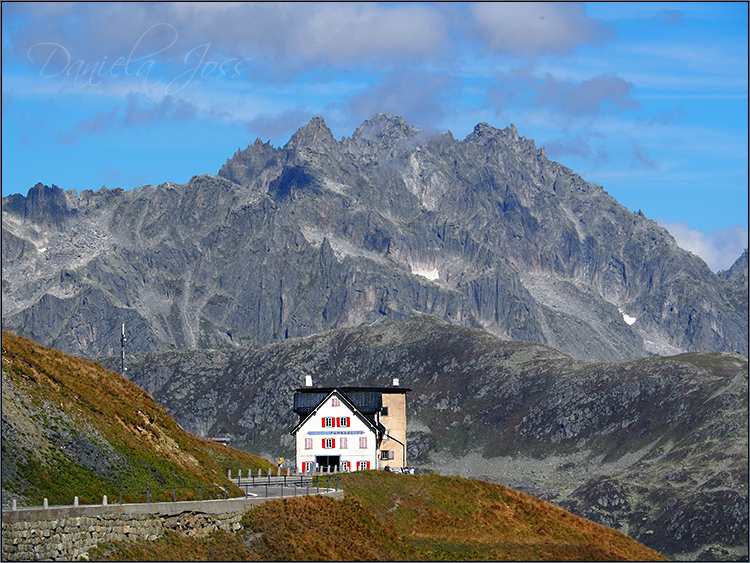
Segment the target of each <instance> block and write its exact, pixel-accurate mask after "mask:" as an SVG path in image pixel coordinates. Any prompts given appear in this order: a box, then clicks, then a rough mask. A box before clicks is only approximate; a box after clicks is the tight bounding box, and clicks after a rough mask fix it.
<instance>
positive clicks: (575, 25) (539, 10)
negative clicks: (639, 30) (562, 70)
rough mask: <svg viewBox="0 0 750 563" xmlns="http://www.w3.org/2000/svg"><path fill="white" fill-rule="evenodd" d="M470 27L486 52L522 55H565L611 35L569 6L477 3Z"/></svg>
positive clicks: (578, 8) (575, 5)
mask: <svg viewBox="0 0 750 563" xmlns="http://www.w3.org/2000/svg"><path fill="white" fill-rule="evenodd" d="M471 12H472V14H473V16H474V25H475V26H476V28H477V30H478V31H479V34H480V36H481V37H482V39H483V40H484V42H485V45H486V47H487V48H488V49H490V50H492V51H504V52H507V53H515V54H522V55H535V54H540V53H544V52H553V53H565V52H569V51H572V50H574V49H575V48H576V47H578V46H579V45H580V44H583V43H590V44H599V43H601V42H602V41H603V40H604V39H605V38H608V37H610V36H612V35H613V32H612V30H611V29H610V28H609V27H607V26H606V25H604V24H603V23H602V22H600V21H599V20H595V19H593V18H591V17H589V16H588V15H586V13H585V11H584V8H583V5H582V4H579V3H573V2H479V3H476V4H472V6H471Z"/></svg>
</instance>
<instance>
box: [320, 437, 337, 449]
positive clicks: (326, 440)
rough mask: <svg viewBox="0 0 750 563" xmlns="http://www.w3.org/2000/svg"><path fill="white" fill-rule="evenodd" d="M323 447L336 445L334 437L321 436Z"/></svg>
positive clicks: (327, 447) (328, 447) (329, 447)
mask: <svg viewBox="0 0 750 563" xmlns="http://www.w3.org/2000/svg"><path fill="white" fill-rule="evenodd" d="M323 447H324V448H326V449H331V448H335V447H336V440H335V439H334V438H323Z"/></svg>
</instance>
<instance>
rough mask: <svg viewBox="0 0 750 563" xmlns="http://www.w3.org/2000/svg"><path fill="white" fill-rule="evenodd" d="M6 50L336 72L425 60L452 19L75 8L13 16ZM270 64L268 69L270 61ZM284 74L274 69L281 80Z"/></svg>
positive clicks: (315, 8) (427, 14)
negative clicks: (381, 60)
mask: <svg viewBox="0 0 750 563" xmlns="http://www.w3.org/2000/svg"><path fill="white" fill-rule="evenodd" d="M3 13H4V15H7V16H8V17H9V18H10V19H12V20H13V22H12V25H11V24H10V23H9V24H8V25H7V26H6V25H4V26H3V33H4V35H5V32H6V30H8V31H12V32H13V33H12V42H11V43H8V44H7V45H6V42H5V41H4V43H3V55H4V56H5V55H6V46H8V47H10V48H11V51H12V52H13V54H14V56H15V57H16V58H17V59H19V60H23V59H25V58H26V57H27V52H28V50H29V48H31V47H32V46H33V45H36V44H49V43H55V44H59V45H61V46H62V47H64V48H65V49H66V50H67V51H68V52H69V53H70V54H71V57H72V59H74V60H79V59H81V60H85V61H101V60H102V58H103V57H105V56H107V57H108V59H109V60H110V61H113V60H115V59H116V58H117V57H120V56H123V57H127V56H128V55H129V54H130V53H131V52H132V51H135V54H136V55H142V56H143V55H148V56H151V55H152V54H153V58H158V59H159V60H160V61H162V62H172V63H176V64H182V63H183V61H184V57H185V56H186V54H187V53H188V52H190V51H191V50H192V49H195V48H197V47H200V46H202V45H210V50H211V52H212V53H221V54H222V55H230V56H238V57H242V56H258V57H259V58H261V59H264V60H266V61H267V62H268V63H271V62H273V63H274V64H275V65H276V66H278V65H279V64H286V63H292V64H294V63H297V64H299V63H300V62H303V63H304V62H320V63H324V64H335V63H338V62H351V61H356V60H360V59H363V58H364V59H367V58H371V57H378V56H382V55H388V56H426V55H428V54H431V53H434V52H435V51H436V50H438V49H439V48H441V47H443V46H444V44H445V42H446V33H447V22H446V18H445V17H444V16H443V15H442V14H441V13H440V12H439V11H438V10H437V9H436V8H434V7H431V6H426V5H419V4H409V5H383V4H368V3H281V2H269V3H263V2H259V3H251V2H247V3H244V2H243V3H214V2H202V3H181V2H174V3H171V2H156V3H138V2H136V3H107V2H93V3H71V4H67V5H65V6H58V7H55V8H54V9H47V8H46V7H44V6H41V7H40V6H28V7H21V8H17V9H14V10H11V11H6V10H5V5H4V7H3ZM269 59H270V60H269ZM276 70H278V69H275V70H274V71H276Z"/></svg>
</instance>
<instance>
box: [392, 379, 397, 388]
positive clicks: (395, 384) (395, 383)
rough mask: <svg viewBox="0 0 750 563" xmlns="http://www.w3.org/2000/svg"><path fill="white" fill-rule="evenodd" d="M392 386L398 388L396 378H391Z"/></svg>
mask: <svg viewBox="0 0 750 563" xmlns="http://www.w3.org/2000/svg"><path fill="white" fill-rule="evenodd" d="M393 386H394V387H398V378H397V377H394V378H393Z"/></svg>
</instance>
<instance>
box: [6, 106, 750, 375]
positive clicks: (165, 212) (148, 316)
mask: <svg viewBox="0 0 750 563" xmlns="http://www.w3.org/2000/svg"><path fill="white" fill-rule="evenodd" d="M219 176H220V177H221V179H220V178H217V177H216V176H210V177H209V176H206V177H204V178H203V179H202V180H201V181H200V182H198V181H197V180H196V181H191V182H189V183H187V184H185V185H183V186H176V185H173V184H172V185H169V186H167V185H164V186H159V187H156V188H151V189H150V190H149V193H148V197H144V196H143V193H142V192H138V191H137V190H135V191H133V192H127V195H123V196H122V197H120V195H118V192H117V190H110V191H106V190H105V191H104V193H102V194H98V193H97V195H96V198H95V199H96V200H97V205H96V206H90V205H88V204H86V205H85V207H84V206H83V205H84V203H83V202H84V201H86V202H87V201H89V200H90V199H92V198H93V196H92V195H86V192H83V193H82V194H81V199H80V201H81V204H78V203H76V202H75V201H74V199H73V197H72V195H71V194H69V193H65V192H63V191H62V190H59V188H55V187H53V188H46V187H44V186H35V187H34V188H33V189H32V190H31V191H30V192H29V197H28V198H24V197H23V196H18V197H16V198H5V199H4V200H3V217H4V219H5V218H6V217H7V218H9V219H10V220H8V221H5V220H4V221H3V253H4V254H3V256H4V259H3V315H4V316H3V324H4V326H6V328H11V327H12V329H15V330H18V331H20V332H21V333H22V334H23V335H24V336H30V337H32V338H39V339H40V341H42V342H44V343H45V344H50V345H54V346H58V347H60V348H62V349H64V350H66V351H73V352H76V353H84V354H85V353H99V352H100V351H101V350H103V349H107V347H108V346H110V345H111V342H114V343H115V345H116V344H117V342H119V340H118V338H119V336H118V335H119V333H118V332H117V331H118V330H119V324H118V321H117V320H116V319H118V318H125V317H126V316H133V317H137V319H138V320H137V322H135V321H133V322H132V323H131V321H128V322H129V324H132V325H133V326H134V327H135V326H136V325H137V326H138V331H139V334H143V335H144V337H143V338H144V347H143V348H142V350H146V349H160V348H165V347H170V346H174V347H182V346H186V345H189V346H198V345H200V346H202V347H217V346H218V347H225V346H237V345H240V344H241V345H253V346H255V345H262V344H266V343H269V342H275V341H278V340H281V339H285V338H291V337H294V336H307V335H310V334H313V333H315V332H319V331H322V330H328V329H330V328H336V327H343V326H357V325H360V324H362V323H372V322H379V321H382V320H391V319H402V318H407V317H410V316H413V315H414V314H415V312H419V313H428V314H432V315H435V316H438V317H441V318H444V319H446V320H449V321H451V322H456V323H458V324H462V325H466V326H472V327H482V328H484V329H486V330H489V331H490V332H493V333H494V334H497V335H498V336H501V337H503V338H512V339H517V340H527V341H535V342H541V343H546V344H550V345H552V346H554V347H556V348H559V349H561V350H563V351H564V352H566V353H568V354H571V355H573V356H574V357H577V358H586V359H607V360H622V359H627V358H631V357H635V356H640V355H644V354H646V353H657V354H677V353H679V352H683V351H687V350H700V351H720V350H732V351H738V352H740V353H743V354H747V312H746V311H747V308H746V306H743V304H745V303H746V302H747V289H746V286H745V289H744V291H742V289H741V286H738V285H737V284H735V283H734V282H728V281H726V280H722V279H720V278H718V277H717V276H716V275H715V274H714V273H713V272H711V271H710V270H709V269H708V267H707V266H706V265H705V263H704V262H703V261H702V260H700V259H699V258H698V257H695V256H692V255H689V254H688V253H687V252H685V251H683V250H681V249H679V247H677V245H676V244H675V242H674V240H673V239H672V238H671V237H669V235H668V233H667V231H665V230H664V229H662V228H661V227H659V226H658V225H656V223H654V222H653V221H648V220H646V219H644V218H643V217H642V216H639V215H634V214H632V213H630V212H629V211H627V210H626V209H625V208H623V207H622V206H620V205H619V204H617V202H616V201H615V200H614V199H613V198H612V197H611V196H609V195H606V194H605V193H604V191H603V189H602V188H601V187H600V186H595V185H593V184H590V183H588V182H586V181H585V180H583V178H581V177H580V176H578V175H577V174H575V173H574V172H573V171H572V170H570V169H568V168H565V167H564V166H562V165H560V164H557V163H553V162H550V161H547V160H546V159H544V157H543V154H542V152H541V151H537V150H536V148H535V145H534V141H533V140H532V139H527V138H524V137H522V136H520V135H519V134H518V131H517V129H516V128H515V127H514V126H513V125H510V126H509V127H507V128H505V129H498V128H495V127H492V126H490V125H488V124H486V123H480V124H478V125H477V126H476V127H475V128H474V131H473V132H472V133H471V134H470V135H468V136H467V137H466V138H465V139H464V140H462V141H457V140H455V139H453V138H452V136H449V135H444V136H442V137H440V136H437V135H431V136H428V135H427V134H426V133H425V132H424V131H421V130H420V129H418V128H416V127H412V126H410V125H408V124H407V123H406V122H405V121H404V120H403V119H402V118H401V117H398V116H394V115H391V114H389V113H381V114H377V115H375V116H373V117H372V118H371V119H369V120H367V121H365V122H364V123H363V124H362V125H361V126H360V127H359V128H358V129H357V130H356V131H355V132H354V133H353V135H352V137H351V138H345V139H343V140H342V141H341V142H338V141H336V140H335V139H334V138H333V135H332V133H331V131H330V129H329V128H328V127H327V126H326V124H325V121H324V120H323V118H321V117H316V118H313V119H312V120H311V121H310V122H309V123H308V124H307V125H305V126H304V127H302V128H301V129H300V130H299V131H297V132H296V133H295V134H294V135H293V136H292V138H291V139H290V141H289V143H287V145H286V146H285V147H284V148H274V147H273V146H271V145H270V143H262V142H259V141H256V142H255V143H254V144H253V145H251V146H249V147H248V148H247V149H245V150H243V151H240V152H238V153H237V154H235V156H234V157H233V158H231V159H230V160H228V161H227V163H226V164H225V165H224V166H223V167H222V169H221V171H220V172H219ZM222 179H223V180H222ZM226 180H228V181H226ZM115 196H117V197H115ZM66 198H67V205H66ZM43 202H46V203H45V204H44V205H42V203H43ZM11 209H13V210H14V211H16V212H15V213H12V214H11V215H10V216H9V215H8V213H9V211H10V210H11ZM40 209H46V210H48V212H49V213H48V215H49V217H65V216H70V213H77V212H78V211H79V210H80V213H79V215H80V217H79V218H80V221H79V220H77V221H75V222H72V221H69V220H68V221H67V223H66V229H67V231H69V232H68V233H66V234H65V236H62V235H60V236H59V237H58V238H56V239H54V240H53V238H51V237H48V238H49V240H46V239H39V238H38V237H37V238H33V237H34V236H37V235H34V233H36V232H37V231H39V232H38V233H37V234H38V235H40V236H41V235H44V231H47V230H50V231H52V230H54V229H44V228H40V227H37V226H33V225H31V221H29V220H28V217H29V213H30V214H31V215H34V216H35V217H39V216H40V215H39V213H38V210H40ZM35 210H37V211H35ZM66 213H67V214H68V215H66ZM19 215H20V218H19ZM34 220H36V219H34ZM113 221H116V225H119V226H121V227H122V228H121V229H119V230H118V238H117V240H115V239H114V238H112V239H103V238H102V237H101V236H100V235H99V233H102V232H110V231H111V230H112V225H113ZM73 223H75V224H73ZM30 225H31V226H30ZM31 227H33V229H32V228H31ZM126 227H127V228H126ZM34 229H36V230H34ZM82 233H83V234H86V237H88V238H86V239H85V240H86V241H87V242H86V244H85V245H84V244H83V240H84V238H83V234H82ZM87 233H88V234H87ZM55 234H56V236H57V234H59V233H57V232H56V233H55ZM32 235H33V236H32ZM324 238H325V239H326V240H327V243H326V244H325V245H324V244H322V241H323V240H324ZM115 242H116V243H117V244H116V245H115V244H114V243H115ZM37 243H38V244H37ZM84 247H85V248H84ZM42 249H44V250H42ZM123 249H127V250H123ZM330 251H332V253H333V256H332V257H331V252H330ZM329 258H330V259H329ZM745 263H746V262H745ZM125 264H127V268H125V269H123V268H124V266H123V265H125ZM737 268H739V269H740V271H746V266H745V267H744V269H743V268H742V267H741V266H738V267H737ZM731 275H732V276H734V274H731ZM745 279H746V274H745ZM665 295H667V296H669V298H667V299H665ZM95 300H96V301H95ZM94 302H96V306H92V303H94ZM52 309H54V311H55V313H54V314H51V313H50V311H51V310H52ZM51 318H53V319H55V320H53V321H50V319H51ZM57 319H59V320H57ZM64 319H69V320H64ZM165 319H167V320H166V321H165ZM50 322H52V323H53V324H54V329H50V327H49V324H50ZM66 323H67V324H66ZM107 323H109V324H108V326H107V327H105V326H104V325H105V324H107ZM94 326H96V327H98V328H96V329H95V330H94V329H90V328H89V327H94ZM134 330H135V329H134ZM109 333H112V334H114V335H115V337H114V340H112V341H110V339H109V338H108V337H103V336H101V335H104V334H109ZM133 345H134V346H135V342H133Z"/></svg>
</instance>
